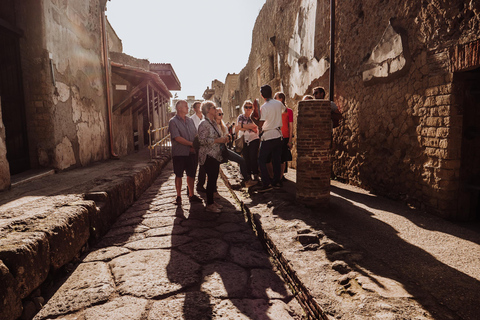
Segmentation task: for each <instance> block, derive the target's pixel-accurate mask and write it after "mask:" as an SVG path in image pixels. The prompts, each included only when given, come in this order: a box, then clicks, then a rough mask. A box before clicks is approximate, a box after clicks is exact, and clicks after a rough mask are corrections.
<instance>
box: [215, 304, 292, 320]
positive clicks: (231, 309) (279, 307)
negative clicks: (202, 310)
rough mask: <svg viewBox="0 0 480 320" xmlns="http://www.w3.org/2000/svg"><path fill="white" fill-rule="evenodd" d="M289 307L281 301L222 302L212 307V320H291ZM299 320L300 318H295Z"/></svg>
mask: <svg viewBox="0 0 480 320" xmlns="http://www.w3.org/2000/svg"><path fill="white" fill-rule="evenodd" d="M291 313H293V311H292V310H291V309H290V307H289V306H288V305H287V304H285V302H283V301H281V300H272V301H267V300H263V299H232V300H222V301H220V302H219V303H217V304H216V305H215V306H214V307H213V317H212V319H214V320H220V319H222V320H225V319H232V320H233V319H235V320H251V319H255V320H272V319H275V320H287V319H288V320H291V319H295V318H294V317H293V316H292V315H291ZM297 319H300V318H297Z"/></svg>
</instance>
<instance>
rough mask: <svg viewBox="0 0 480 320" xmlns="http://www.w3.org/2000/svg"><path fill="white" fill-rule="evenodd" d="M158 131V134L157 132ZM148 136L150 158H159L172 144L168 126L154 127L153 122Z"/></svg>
mask: <svg viewBox="0 0 480 320" xmlns="http://www.w3.org/2000/svg"><path fill="white" fill-rule="evenodd" d="M157 132H158V135H156V134H155V133H157ZM148 138H149V145H148V148H149V149H150V159H153V158H158V156H159V152H160V154H162V153H164V152H167V149H168V148H170V146H171V140H170V133H168V126H165V127H161V128H156V129H152V123H150V126H149V128H148Z"/></svg>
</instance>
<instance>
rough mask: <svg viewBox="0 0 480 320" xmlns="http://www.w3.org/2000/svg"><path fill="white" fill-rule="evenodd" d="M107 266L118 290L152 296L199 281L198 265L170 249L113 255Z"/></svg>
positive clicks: (124, 292) (122, 292)
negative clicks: (113, 257)
mask: <svg viewBox="0 0 480 320" xmlns="http://www.w3.org/2000/svg"><path fill="white" fill-rule="evenodd" d="M110 267H111V269H112V273H113V276H114V279H115V283H116V285H117V290H118V292H119V293H120V294H130V295H133V296H137V297H146V298H154V297H158V296H161V295H164V294H168V293H172V292H175V291H177V290H180V289H182V288H183V287H187V286H191V285H193V284H195V283H197V282H198V281H199V278H200V274H199V273H200V272H199V271H200V266H199V265H198V264H197V263H196V262H195V261H193V260H192V259H190V258H189V257H188V256H186V255H184V254H182V253H179V252H176V251H174V250H171V251H169V250H143V251H138V252H132V253H130V254H127V255H124V256H121V257H118V258H115V259H113V260H112V261H111V262H110Z"/></svg>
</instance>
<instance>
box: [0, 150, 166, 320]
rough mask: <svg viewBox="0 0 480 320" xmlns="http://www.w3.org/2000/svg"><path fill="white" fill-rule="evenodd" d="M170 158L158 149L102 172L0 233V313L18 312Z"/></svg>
mask: <svg viewBox="0 0 480 320" xmlns="http://www.w3.org/2000/svg"><path fill="white" fill-rule="evenodd" d="M169 160H170V156H169V155H163V156H162V157H161V158H160V159H154V160H152V161H150V162H149V163H148V164H146V165H142V166H140V165H139V166H138V167H136V168H135V167H134V168H133V170H132V171H130V172H129V173H121V174H119V175H115V176H109V177H106V178H105V179H103V180H102V183H101V184H100V185H97V186H95V187H94V188H92V189H91V190H90V191H89V192H88V193H85V194H84V196H83V198H84V200H80V201H75V202H72V203H68V204H66V205H63V206H60V207H55V208H52V211H51V212H50V214H49V215H48V216H46V217H45V218H43V219H38V220H35V221H36V222H35V223H32V224H31V225H27V226H26V227H25V228H24V229H23V231H21V232H19V231H12V232H10V233H8V234H7V236H6V237H4V238H2V239H0V283H1V284H2V285H1V286H0V319H5V320H10V319H11V320H14V319H17V318H19V317H20V316H21V315H22V309H23V308H22V299H24V298H26V297H28V296H29V295H30V294H31V293H32V292H33V291H34V290H35V289H36V288H38V287H39V286H40V285H41V284H42V283H43V282H44V281H45V280H46V279H47V276H48V274H49V273H50V272H52V271H55V270H58V269H59V268H61V267H62V266H64V265H66V264H67V263H69V262H70V261H72V260H73V259H74V258H75V257H76V256H78V255H79V254H80V253H81V250H82V249H83V248H84V246H85V245H87V243H90V244H92V243H95V242H96V241H97V240H98V239H99V238H100V237H101V236H102V235H104V234H105V233H106V232H107V231H108V229H109V227H110V225H111V224H112V223H113V222H114V221H115V220H116V218H117V217H118V216H119V215H120V214H121V213H123V212H124V211H125V210H126V209H127V208H128V207H129V206H131V205H132V204H133V203H134V201H136V200H137V199H138V198H139V197H140V195H141V194H142V193H143V192H144V191H145V190H146V189H147V188H148V187H149V186H150V185H151V184H152V183H153V182H154V181H155V179H156V178H157V177H158V175H159V174H160V172H161V171H162V169H163V167H164V166H165V165H166V164H167V163H168V161H169ZM26 224H28V222H26Z"/></svg>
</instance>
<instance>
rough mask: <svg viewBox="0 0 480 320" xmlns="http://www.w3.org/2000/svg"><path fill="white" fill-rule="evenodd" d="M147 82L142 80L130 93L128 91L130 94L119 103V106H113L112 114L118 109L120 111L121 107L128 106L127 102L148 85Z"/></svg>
mask: <svg viewBox="0 0 480 320" xmlns="http://www.w3.org/2000/svg"><path fill="white" fill-rule="evenodd" d="M148 82H149V80H143V81H142V82H141V83H140V84H139V85H138V86H136V87H135V88H133V89H132V91H130V93H129V94H128V96H127V97H126V98H125V99H123V101H122V102H120V103H119V104H117V105H115V106H113V108H112V112H115V111H117V110H118V109H121V108H123V107H125V106H126V105H127V104H128V101H129V100H130V99H131V98H133V96H134V95H136V94H137V93H139V92H140V91H142V89H143V88H144V87H145V86H146V85H147V84H148Z"/></svg>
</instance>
